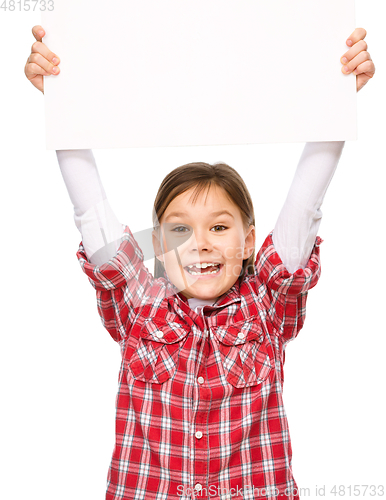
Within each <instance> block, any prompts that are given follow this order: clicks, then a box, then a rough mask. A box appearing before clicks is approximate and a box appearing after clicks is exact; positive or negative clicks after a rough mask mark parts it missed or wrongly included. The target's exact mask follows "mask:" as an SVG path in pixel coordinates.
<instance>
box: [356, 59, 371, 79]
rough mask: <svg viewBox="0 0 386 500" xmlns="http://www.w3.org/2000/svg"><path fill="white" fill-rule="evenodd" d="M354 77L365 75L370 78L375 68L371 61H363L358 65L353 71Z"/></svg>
mask: <svg viewBox="0 0 386 500" xmlns="http://www.w3.org/2000/svg"><path fill="white" fill-rule="evenodd" d="M353 73H354V75H361V74H365V75H366V76H368V77H369V78H372V77H373V76H374V73H375V66H374V63H373V61H372V60H369V61H365V62H363V63H362V64H359V66H357V68H356V69H355V71H353Z"/></svg>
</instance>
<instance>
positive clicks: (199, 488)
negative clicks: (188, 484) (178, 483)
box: [194, 483, 202, 491]
mask: <svg viewBox="0 0 386 500" xmlns="http://www.w3.org/2000/svg"><path fill="white" fill-rule="evenodd" d="M194 489H195V490H196V491H201V490H202V485H201V484H200V483H197V484H196V486H195V487H194Z"/></svg>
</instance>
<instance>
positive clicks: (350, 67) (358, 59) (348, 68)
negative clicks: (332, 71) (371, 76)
mask: <svg viewBox="0 0 386 500" xmlns="http://www.w3.org/2000/svg"><path fill="white" fill-rule="evenodd" d="M370 59H371V57H370V54H369V53H368V52H367V51H365V50H362V51H361V52H359V54H358V55H357V56H355V57H354V59H352V60H351V61H350V62H349V63H348V64H346V65H345V66H343V67H342V72H343V73H345V74H346V75H348V74H349V73H351V72H353V71H354V70H355V69H356V68H357V67H358V66H359V65H360V64H362V63H364V62H365V61H369V60H370Z"/></svg>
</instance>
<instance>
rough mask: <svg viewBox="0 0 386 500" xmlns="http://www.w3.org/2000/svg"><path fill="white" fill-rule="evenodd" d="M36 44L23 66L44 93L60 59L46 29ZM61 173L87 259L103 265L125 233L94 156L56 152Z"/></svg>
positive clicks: (35, 32) (34, 31) (37, 34)
mask: <svg viewBox="0 0 386 500" xmlns="http://www.w3.org/2000/svg"><path fill="white" fill-rule="evenodd" d="M32 34H33V35H34V37H35V39H36V42H34V43H33V45H32V47H31V54H30V55H29V57H28V59H27V62H26V64H25V67H24V72H25V75H26V77H27V78H28V80H29V81H30V82H31V83H32V84H33V85H34V86H35V87H36V88H37V89H38V90H40V91H41V92H42V93H43V94H44V78H43V77H44V76H48V75H58V74H59V72H60V69H59V67H58V65H59V64H60V58H59V56H57V55H56V54H54V53H53V52H52V51H51V50H50V49H49V48H48V47H47V46H46V45H45V44H44V43H43V42H42V38H43V36H45V31H44V29H43V28H42V27H41V26H40V25H37V26H34V27H33V28H32ZM56 155H57V158H58V162H59V165H60V170H61V172H62V176H63V179H64V182H65V184H66V187H67V191H68V194H69V195H70V198H71V201H72V203H73V205H74V211H75V214H74V218H75V223H76V225H77V227H78V229H79V231H80V232H81V234H82V242H83V246H84V249H85V252H86V255H87V257H88V258H89V260H90V262H92V263H93V264H95V265H98V266H100V265H102V264H104V263H105V262H107V261H108V260H110V259H111V258H112V257H113V256H114V255H115V253H116V251H117V249H118V247H119V245H120V243H121V237H122V235H123V232H124V226H122V224H120V223H119V222H118V220H117V218H116V217H115V215H114V213H113V211H112V210H111V207H110V204H109V202H108V200H107V198H106V193H105V191H104V189H103V185H102V182H101V180H100V177H99V174H98V170H97V166H96V163H95V158H94V155H93V154H92V151H91V150H89V149H79V150H63V151H57V152H56Z"/></svg>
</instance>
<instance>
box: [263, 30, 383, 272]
mask: <svg viewBox="0 0 386 500" xmlns="http://www.w3.org/2000/svg"><path fill="white" fill-rule="evenodd" d="M366 35H367V33H366V30H365V29H363V28H357V29H356V30H354V32H353V33H351V35H350V36H349V38H348V39H347V40H346V45H347V46H348V47H350V48H349V49H348V51H347V52H346V53H345V54H343V55H342V57H341V60H340V61H341V63H342V73H343V74H345V75H349V74H351V73H353V74H354V75H356V86H357V91H359V90H361V89H362V88H363V87H364V85H366V83H367V82H368V81H369V80H370V79H371V78H372V77H373V76H374V73H375V66H374V63H373V61H372V59H371V57H370V54H369V53H368V51H367V43H366V42H365V41H364V38H365V37H366ZM343 146H344V142H315V143H307V144H306V146H305V148H304V151H303V154H302V156H301V158H300V162H299V165H298V168H297V170H296V173H295V177H294V179H293V182H292V185H291V187H290V190H289V193H288V196H287V199H286V201H285V203H284V206H283V208H282V211H281V212H280V215H279V219H278V221H277V223H276V226H275V229H274V231H273V234H272V239H273V243H274V245H275V249H276V251H277V253H278V254H279V256H280V258H281V260H282V262H283V264H284V265H285V267H286V268H287V271H289V272H290V273H294V272H295V271H296V270H297V269H304V267H305V266H306V264H307V262H308V258H309V256H310V254H311V251H312V248H313V246H314V243H315V238H316V234H317V231H318V229H319V225H320V222H321V218H322V212H321V210H320V207H321V205H322V202H323V198H324V195H325V194H326V191H327V188H328V186H329V184H330V181H331V179H332V177H333V175H334V172H335V169H336V167H337V165H338V162H339V158H340V155H341V153H342V150H343Z"/></svg>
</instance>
